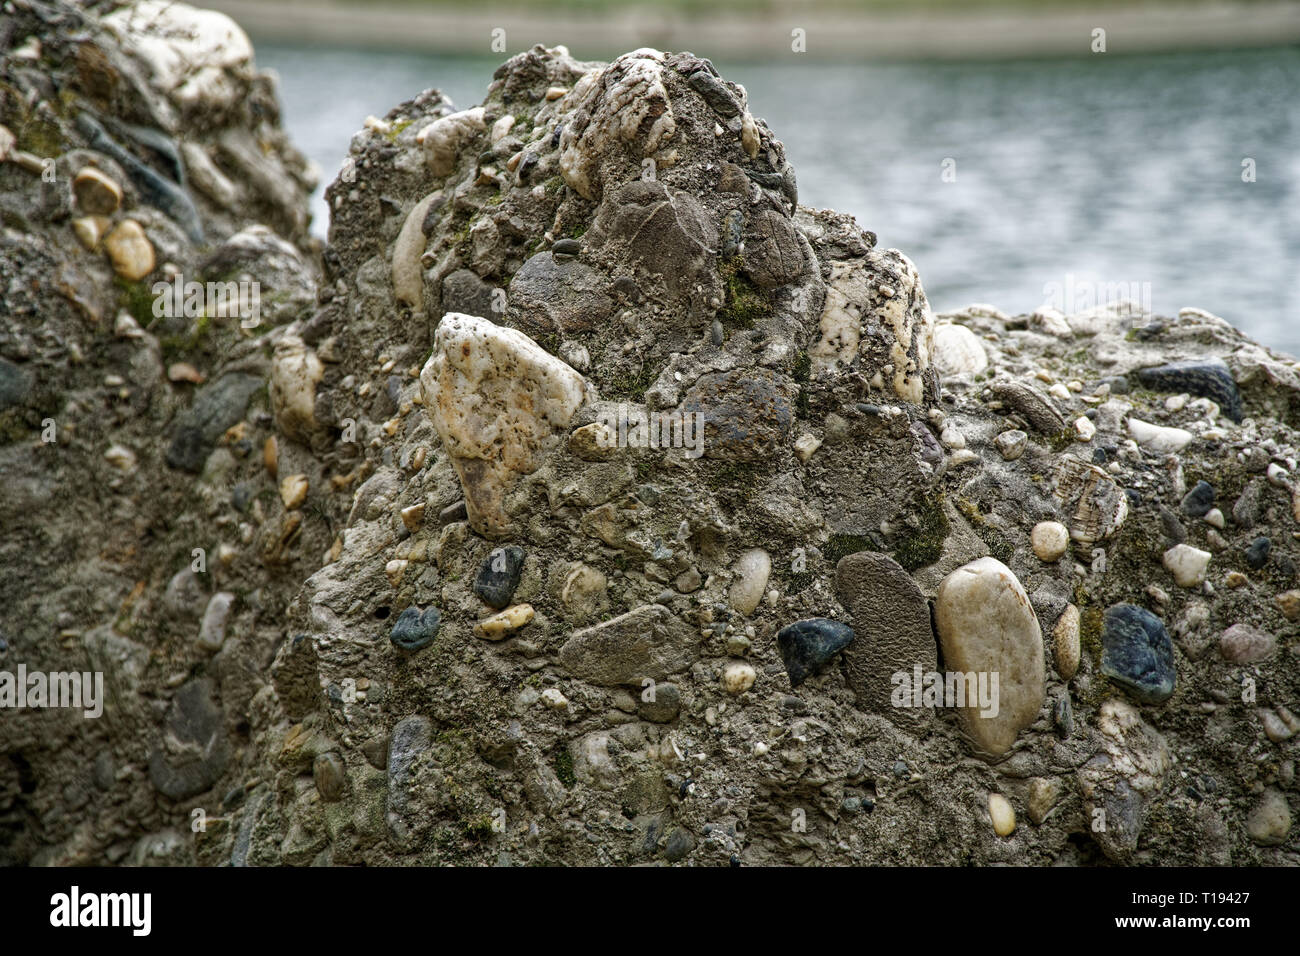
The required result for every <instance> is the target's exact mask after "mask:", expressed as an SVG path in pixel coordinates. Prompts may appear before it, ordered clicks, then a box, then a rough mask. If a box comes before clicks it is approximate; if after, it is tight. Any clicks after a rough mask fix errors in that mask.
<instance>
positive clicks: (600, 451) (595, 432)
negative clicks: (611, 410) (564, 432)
mask: <svg viewBox="0 0 1300 956" xmlns="http://www.w3.org/2000/svg"><path fill="white" fill-rule="evenodd" d="M617 440H618V436H617V435H615V434H614V430H613V429H612V428H610V427H609V426H608V425H606V424H605V423H604V422H592V423H591V424H589V425H583V426H582V427H581V428H575V429H574V430H573V432H572V433H571V434H570V435H569V451H570V453H572V454H573V455H574V456H576V457H578V458H581V459H582V460H583V461H607V460H609V459H610V458H612V457H614V455H616V454H617V453H618V450H617V448H616V447H615V444H616V442H617Z"/></svg>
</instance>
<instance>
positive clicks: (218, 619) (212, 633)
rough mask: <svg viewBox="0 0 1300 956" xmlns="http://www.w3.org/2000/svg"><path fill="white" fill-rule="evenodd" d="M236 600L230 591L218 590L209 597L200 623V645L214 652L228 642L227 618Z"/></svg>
mask: <svg viewBox="0 0 1300 956" xmlns="http://www.w3.org/2000/svg"><path fill="white" fill-rule="evenodd" d="M234 602H235V596H234V595H233V594H231V593H230V592H229V591H218V592H217V593H216V594H214V595H212V597H211V598H209V599H208V606H207V608H206V609H205V610H204V612H203V620H202V622H201V623H200V624H199V647H201V648H203V649H204V650H205V651H211V652H212V653H214V654H215V653H216V652H217V651H219V650H221V648H222V646H223V645H224V644H225V643H226V620H227V618H229V616H230V606H231V605H232V604H233V603H234Z"/></svg>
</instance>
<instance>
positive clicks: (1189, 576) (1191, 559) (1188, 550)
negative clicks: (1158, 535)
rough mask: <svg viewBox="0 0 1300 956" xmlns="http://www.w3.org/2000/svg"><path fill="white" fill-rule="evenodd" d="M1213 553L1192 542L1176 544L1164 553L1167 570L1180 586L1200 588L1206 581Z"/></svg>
mask: <svg viewBox="0 0 1300 956" xmlns="http://www.w3.org/2000/svg"><path fill="white" fill-rule="evenodd" d="M1210 558H1211V554H1210V552H1208V551H1202V550H1201V549H1200V548H1193V547H1192V546H1191V545H1190V544H1176V545H1174V546H1173V547H1172V548H1170V549H1169V550H1168V551H1166V552H1165V553H1164V557H1163V558H1162V560H1163V562H1164V566H1165V570H1166V571H1168V572H1169V573H1170V574H1172V575H1173V576H1174V582H1175V583H1176V584H1177V585H1178V586H1179V587H1180V588H1199V587H1200V586H1201V585H1202V584H1204V583H1205V572H1206V569H1207V568H1208V567H1209V566H1210Z"/></svg>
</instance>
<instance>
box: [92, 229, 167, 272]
mask: <svg viewBox="0 0 1300 956" xmlns="http://www.w3.org/2000/svg"><path fill="white" fill-rule="evenodd" d="M104 248H105V249H106V250H107V251H108V258H109V259H110V260H111V261H112V263H113V270H114V271H115V272H116V273H117V274H118V275H120V276H121V277H122V278H123V279H127V280H129V281H131V282H135V281H138V280H140V279H143V278H144V277H145V276H147V275H148V274H149V273H151V272H153V270H154V265H155V260H154V251H153V243H151V242H150V241H149V237H148V236H146V235H145V234H144V229H143V228H142V227H141V225H140V224H139V223H138V222H136V221H135V220H134V219H123V220H122V221H121V222H120V223H118V224H117V228H115V229H114V230H113V231H112V232H110V233H109V234H108V235H107V236H106V237H105V238H104Z"/></svg>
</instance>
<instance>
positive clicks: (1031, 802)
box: [1025, 777, 1061, 826]
mask: <svg viewBox="0 0 1300 956" xmlns="http://www.w3.org/2000/svg"><path fill="white" fill-rule="evenodd" d="M1060 795H1061V788H1060V785H1059V784H1058V783H1057V782H1056V780H1054V779H1052V778H1049V777H1034V778H1032V779H1031V780H1030V781H1029V797H1028V799H1026V801H1025V808H1026V809H1027V810H1028V811H1029V819H1030V821H1031V822H1033V824H1034V825H1035V826H1038V825H1041V824H1042V822H1043V821H1044V820H1046V819H1047V817H1048V815H1049V814H1050V813H1051V812H1052V808H1053V807H1055V806H1056V801H1057V799H1059V797H1060Z"/></svg>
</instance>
